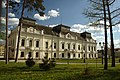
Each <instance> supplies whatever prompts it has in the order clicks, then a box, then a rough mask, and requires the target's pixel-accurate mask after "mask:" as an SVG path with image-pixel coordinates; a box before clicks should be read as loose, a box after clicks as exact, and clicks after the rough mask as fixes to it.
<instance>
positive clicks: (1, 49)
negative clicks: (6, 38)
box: [0, 44, 5, 58]
mask: <svg viewBox="0 0 120 80" xmlns="http://www.w3.org/2000/svg"><path fill="white" fill-rule="evenodd" d="M4 54H5V45H4V44H0V58H3V57H4Z"/></svg>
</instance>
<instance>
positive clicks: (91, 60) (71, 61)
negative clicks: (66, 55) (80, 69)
mask: <svg viewBox="0 0 120 80" xmlns="http://www.w3.org/2000/svg"><path fill="white" fill-rule="evenodd" d="M83 60H84V59H57V60H56V62H60V63H67V62H68V61H69V63H83V62H84V61H83ZM103 61H104V59H103ZM85 62H86V63H96V62H97V63H102V59H101V58H98V59H85ZM108 62H109V63H111V62H112V59H108ZM115 62H116V63H119V58H116V59H115Z"/></svg>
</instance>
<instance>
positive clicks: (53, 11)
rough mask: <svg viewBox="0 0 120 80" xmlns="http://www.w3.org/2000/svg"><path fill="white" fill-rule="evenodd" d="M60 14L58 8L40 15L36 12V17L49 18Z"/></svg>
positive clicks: (40, 18) (39, 18)
mask: <svg viewBox="0 0 120 80" xmlns="http://www.w3.org/2000/svg"><path fill="white" fill-rule="evenodd" d="M59 15H60V14H59V12H58V11H57V10H50V11H48V14H47V15H44V16H40V15H39V14H38V13H36V14H34V18H35V19H38V20H48V19H50V18H53V17H58V16H59Z"/></svg>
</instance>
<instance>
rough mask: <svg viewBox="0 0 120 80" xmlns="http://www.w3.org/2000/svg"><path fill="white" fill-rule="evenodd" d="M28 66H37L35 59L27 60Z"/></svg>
mask: <svg viewBox="0 0 120 80" xmlns="http://www.w3.org/2000/svg"><path fill="white" fill-rule="evenodd" d="M26 65H27V66H28V67H32V66H34V65H35V62H34V61H33V58H30V57H29V58H28V59H27V60H26Z"/></svg>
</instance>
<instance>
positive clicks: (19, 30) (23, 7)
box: [15, 0, 25, 62]
mask: <svg viewBox="0 0 120 80" xmlns="http://www.w3.org/2000/svg"><path fill="white" fill-rule="evenodd" d="M24 9H25V0H23V6H22V12H21V19H20V21H19V23H20V27H19V28H18V41H17V51H16V58H15V62H17V60H18V53H19V44H20V34H21V28H22V20H23V15H24Z"/></svg>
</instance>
